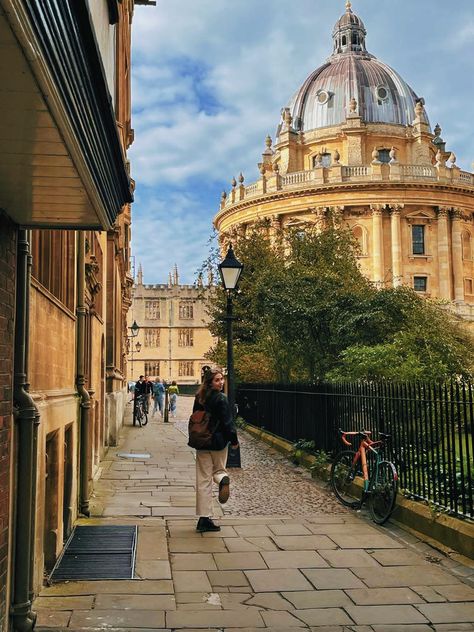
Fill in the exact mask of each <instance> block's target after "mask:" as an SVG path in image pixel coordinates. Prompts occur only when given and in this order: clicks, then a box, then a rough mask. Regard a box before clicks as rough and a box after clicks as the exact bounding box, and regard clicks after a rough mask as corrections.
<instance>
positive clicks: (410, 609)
mask: <svg viewBox="0 0 474 632" xmlns="http://www.w3.org/2000/svg"><path fill="white" fill-rule="evenodd" d="M344 609H345V611H346V612H347V614H348V615H349V616H350V617H351V618H352V619H353V620H354V621H355V622H356V623H357V624H367V625H373V624H376V623H377V624H382V623H384V624H387V623H389V624H394V623H396V624H398V625H400V624H406V623H428V622H429V620H428V619H427V618H426V617H424V616H423V615H422V614H421V613H420V612H418V610H417V609H416V608H415V607H414V606H411V605H400V604H398V605H396V606H390V605H383V606H367V605H364V606H352V605H347V606H345V608H344Z"/></svg>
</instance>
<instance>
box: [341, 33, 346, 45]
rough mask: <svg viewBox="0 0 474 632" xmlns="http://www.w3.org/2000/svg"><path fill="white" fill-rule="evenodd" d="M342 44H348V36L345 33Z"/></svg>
mask: <svg viewBox="0 0 474 632" xmlns="http://www.w3.org/2000/svg"><path fill="white" fill-rule="evenodd" d="M342 45H343V46H347V37H346V36H345V35H343V36H342Z"/></svg>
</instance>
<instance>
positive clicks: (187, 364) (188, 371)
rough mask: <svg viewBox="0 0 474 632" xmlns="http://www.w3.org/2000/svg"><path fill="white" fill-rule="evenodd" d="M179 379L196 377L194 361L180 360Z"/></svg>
mask: <svg viewBox="0 0 474 632" xmlns="http://www.w3.org/2000/svg"><path fill="white" fill-rule="evenodd" d="M178 375H179V377H193V376H194V362H193V361H192V360H180V361H179V364H178Z"/></svg>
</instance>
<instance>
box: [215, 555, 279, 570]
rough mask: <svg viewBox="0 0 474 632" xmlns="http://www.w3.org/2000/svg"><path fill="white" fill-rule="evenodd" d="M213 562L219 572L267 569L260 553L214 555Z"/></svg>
mask: <svg viewBox="0 0 474 632" xmlns="http://www.w3.org/2000/svg"><path fill="white" fill-rule="evenodd" d="M214 560H215V562H216V564H217V568H218V569H219V570H239V569H241V570H249V569H262V568H265V569H266V568H268V566H267V565H266V564H265V561H264V559H263V557H262V556H261V555H260V553H215V554H214ZM279 568H282V567H281V566H280V567H279Z"/></svg>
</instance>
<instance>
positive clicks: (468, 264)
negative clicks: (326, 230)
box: [214, 2, 474, 320]
mask: <svg viewBox="0 0 474 632" xmlns="http://www.w3.org/2000/svg"><path fill="white" fill-rule="evenodd" d="M366 35H367V32H366V29H365V26H364V24H363V22H362V20H361V19H360V18H359V17H358V16H357V15H356V14H355V13H354V12H353V10H352V6H351V2H347V3H346V11H345V13H344V14H343V15H342V16H341V18H340V19H339V20H338V21H337V23H336V25H335V27H334V30H333V34H332V37H333V51H332V54H331V55H330V56H329V58H328V59H327V60H326V62H325V63H324V64H323V65H321V66H320V67H319V68H317V69H316V70H315V71H314V72H313V73H311V75H310V76H309V77H308V78H307V79H306V81H305V82H304V83H303V85H302V86H301V87H300V88H299V89H298V90H297V91H296V92H295V94H294V96H293V97H292V98H291V100H290V101H289V103H288V105H287V106H286V107H284V108H283V109H282V119H281V121H280V123H279V125H278V128H277V132H276V140H275V143H274V144H273V143H272V139H271V138H270V137H268V138H267V141H266V149H265V151H264V152H263V156H262V161H261V162H260V163H259V170H260V174H261V175H260V178H259V180H257V181H256V182H255V183H252V184H250V185H247V186H246V185H245V184H244V178H243V176H242V174H241V175H240V177H239V179H238V182H237V181H236V180H235V178H234V179H233V181H232V190H231V191H230V193H229V194H228V193H227V192H224V193H223V194H222V198H221V204H220V208H219V211H218V213H217V215H216V217H215V220H214V223H215V226H216V228H217V229H218V231H219V233H220V238H221V241H222V242H224V243H225V242H227V241H229V240H230V239H231V236H232V233H233V232H234V231H245V230H246V227H247V226H249V225H251V224H252V223H253V222H255V221H256V220H257V219H263V218H266V219H267V220H268V221H269V223H270V225H271V227H273V229H276V228H285V227H290V226H292V227H298V228H301V230H304V226H305V225H308V224H316V225H318V226H321V227H322V226H324V225H325V223H326V222H327V221H333V220H332V219H331V218H334V217H335V216H336V217H337V218H339V219H340V220H342V221H343V223H345V224H346V225H348V226H349V227H350V228H351V229H352V231H353V234H354V236H355V237H356V238H357V240H358V241H359V245H360V253H359V260H360V265H361V268H362V270H363V272H364V273H365V274H366V275H367V276H368V278H369V279H371V280H372V281H373V282H374V284H376V285H377V286H378V287H382V286H398V285H401V284H405V285H408V286H411V287H413V288H414V289H415V290H416V291H417V292H419V293H420V294H422V295H424V296H426V297H433V298H438V299H442V300H443V301H445V302H446V303H449V304H450V305H451V307H452V308H453V309H454V310H455V311H457V312H458V313H459V314H461V315H462V316H464V317H466V318H468V319H470V320H472V319H474V221H473V213H474V175H473V174H472V173H470V172H467V171H462V170H461V169H460V168H459V167H458V166H457V164H456V156H455V153H454V151H452V150H451V149H447V148H446V143H445V142H444V141H443V139H442V138H441V128H440V126H439V125H438V124H436V125H435V126H434V129H432V127H431V124H430V122H429V120H428V115H427V112H426V110H425V103H424V100H423V98H421V97H419V96H417V94H416V93H415V92H414V91H413V89H412V88H411V87H410V86H409V85H408V84H407V83H406V82H405V81H404V80H403V78H402V77H400V75H399V74H398V73H397V72H396V71H395V70H393V69H392V68H390V67H389V66H388V65H387V64H385V63H383V62H382V61H380V60H379V59H377V58H376V57H375V56H374V55H372V54H370V53H369V52H368V50H367V48H366ZM270 230H271V228H270Z"/></svg>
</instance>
